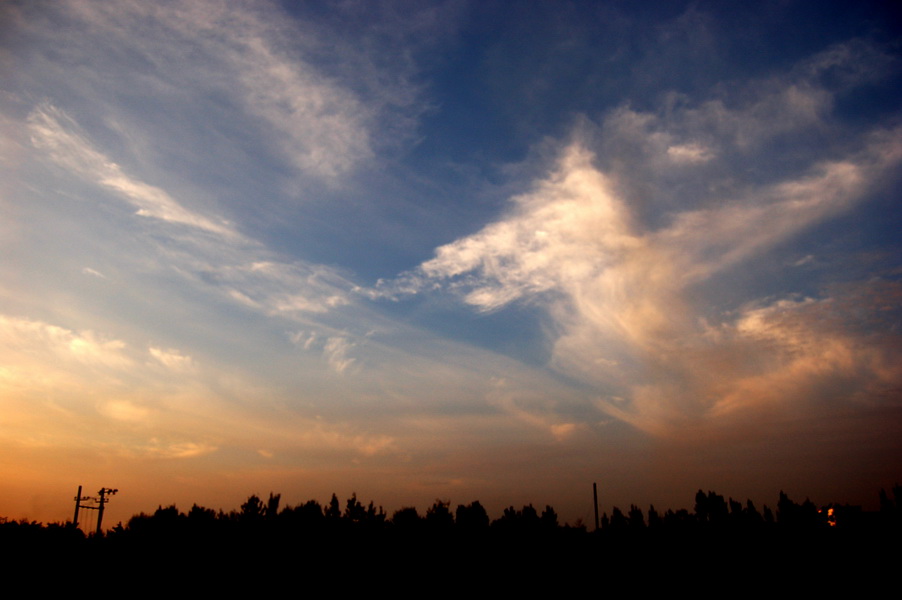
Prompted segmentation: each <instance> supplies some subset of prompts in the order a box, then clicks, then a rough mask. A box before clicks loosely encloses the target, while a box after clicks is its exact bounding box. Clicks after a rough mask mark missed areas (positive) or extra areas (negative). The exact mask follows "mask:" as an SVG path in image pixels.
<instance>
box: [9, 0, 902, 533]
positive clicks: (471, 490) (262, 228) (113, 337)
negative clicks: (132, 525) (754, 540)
mask: <svg viewBox="0 0 902 600" xmlns="http://www.w3.org/2000/svg"><path fill="white" fill-rule="evenodd" d="M0 11H2V12H0V16H2V23H3V25H2V31H0V44H2V45H0V60H2V62H0V69H2V81H3V86H2V93H0V118H2V128H0V132H2V133H0V136H2V137H0V156H2V161H0V165H2V166H0V168H2V169H3V173H2V182H3V183H2V187H0V210H2V213H0V252H2V256H3V260H2V261H0V398H2V402H3V403H4V410H3V414H4V417H3V420H2V421H0V448H2V453H0V454H2V455H3V456H4V457H5V458H4V459H3V461H2V462H0V469H2V471H0V472H2V473H3V475H4V481H8V482H12V483H11V484H10V485H9V486H7V489H6V490H4V491H2V492H0V512H2V513H3V514H7V515H9V516H11V517H18V516H29V517H31V518H39V519H45V520H51V519H64V518H66V517H67V515H68V511H69V506H68V504H67V501H65V499H66V498H68V496H69V495H71V493H72V490H74V488H75V486H77V485H78V484H82V483H83V484H85V485H86V486H88V488H91V486H95V487H98V488H99V487H100V486H112V487H118V488H120V489H121V490H122V493H121V499H120V498H117V503H119V505H120V507H121V508H120V509H119V510H120V512H121V514H120V515H119V517H118V518H121V519H125V518H127V517H128V516H129V515H130V514H131V513H133V512H137V511H139V510H149V509H152V508H154V507H155V506H156V505H158V504H164V505H165V504H169V503H172V502H177V503H179V504H180V506H185V507H187V506H190V503H192V502H198V503H201V504H205V505H208V506H214V507H224V508H229V507H232V506H237V505H238V504H239V503H240V502H241V501H242V500H243V499H244V498H246V496H247V495H249V494H250V493H266V492H268V491H269V490H274V491H277V492H278V491H281V492H282V493H283V494H284V495H285V499H286V500H287V501H288V502H289V503H291V502H300V501H304V500H307V499H308V498H318V499H320V500H326V499H328V496H329V495H330V494H331V493H332V492H333V491H334V492H337V493H338V494H339V495H345V496H346V495H350V493H351V492H356V493H357V494H358V496H359V497H362V498H367V499H369V498H372V499H374V500H375V501H376V502H377V503H382V504H384V505H386V506H387V507H389V508H392V509H394V508H399V507H400V506H403V505H411V504H415V505H419V506H421V507H425V506H427V505H428V504H430V503H431V502H432V501H433V500H434V499H435V498H442V499H448V500H451V501H452V503H454V504H457V503H466V502H470V501H472V500H474V499H479V500H481V501H483V502H484V503H485V504H486V505H487V506H489V507H490V508H491V509H494V510H495V511H496V512H497V511H500V509H501V508H502V507H503V506H506V505H508V504H515V505H522V504H526V503H529V502H532V503H534V504H537V505H544V504H552V505H554V506H555V507H556V508H558V510H559V512H561V513H562V515H563V516H564V517H565V518H567V519H569V520H573V519H576V518H583V519H586V518H588V517H589V516H590V514H591V512H590V511H591V505H590V502H589V501H587V499H588V498H589V496H588V490H589V489H590V487H591V483H592V482H593V481H598V482H599V483H600V484H601V486H602V489H603V490H604V493H603V503H604V505H605V507H606V508H607V510H610V506H611V505H613V504H619V505H620V506H621V507H623V506H624V505H628V504H629V503H631V502H636V503H640V504H648V503H655V504H656V505H658V506H659V507H660V506H664V507H668V506H672V507H678V506H681V505H683V504H686V503H688V502H689V501H690V499H691V498H692V494H694V492H695V490H697V489H699V488H706V489H709V488H712V489H716V490H717V491H718V492H721V493H724V494H727V495H731V496H734V497H737V498H745V497H751V498H753V499H754V500H756V501H758V502H766V503H771V504H772V503H773V502H774V501H775V495H776V493H777V492H778V491H779V490H780V489H785V490H787V492H788V493H790V495H791V496H798V497H804V496H811V497H812V499H815V500H820V501H823V502H826V501H839V502H855V503H862V502H865V503H868V502H870V503H873V502H874V499H875V498H876V492H877V490H878V489H879V487H881V486H888V485H891V484H893V483H894V482H895V481H897V480H898V477H899V472H900V467H902V464H900V457H902V448H900V442H899V440H900V439H902V437H900V433H902V420H900V417H902V414H900V400H902V397H900V391H899V390H900V389H902V387H900V386H902V367H900V366H899V365H900V364H902V361H900V350H902V345H900V298H902V285H900V282H899V274H900V267H902V264H900V258H899V257H900V256H902V253H900V244H899V240H898V234H897V232H898V231H899V230H900V225H902V211H900V208H899V201H898V197H899V192H900V177H899V176H900V161H902V123H900V114H899V106H900V95H902V87H900V85H899V84H900V74H902V71H900V69H902V63H900V52H899V44H900V37H899V31H900V29H899V24H900V21H899V15H898V14H897V11H895V10H894V9H892V8H891V7H888V6H887V5H886V4H885V3H881V2H871V3H867V2H865V3H862V2H857V3H823V2H792V1H780V2H759V3H752V4H750V5H748V6H742V7H738V6H734V5H728V4H724V3H707V2H687V3H680V2H663V3H642V4H641V6H636V4H635V3H628V2H554V3H544V2H517V3H511V2H479V3H469V2H432V3H430V2H410V3H408V2H385V3H375V2H334V3H329V2H318V3H291V2H285V3H277V2H246V3H239V4H236V3H228V2H218V1H214V0H209V1H208V0H193V1H188V2H162V3H144V2H128V1H116V2H92V1H85V0H67V1H63V2H28V3H25V2H8V3H5V4H4V5H3V7H2V9H0ZM70 488H72V490H70Z"/></svg>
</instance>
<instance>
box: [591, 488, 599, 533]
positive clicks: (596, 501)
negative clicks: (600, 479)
mask: <svg viewBox="0 0 902 600" xmlns="http://www.w3.org/2000/svg"><path fill="white" fill-rule="evenodd" d="M592 496H593V497H594V499H595V531H598V484H597V483H595V482H594V481H593V482H592Z"/></svg>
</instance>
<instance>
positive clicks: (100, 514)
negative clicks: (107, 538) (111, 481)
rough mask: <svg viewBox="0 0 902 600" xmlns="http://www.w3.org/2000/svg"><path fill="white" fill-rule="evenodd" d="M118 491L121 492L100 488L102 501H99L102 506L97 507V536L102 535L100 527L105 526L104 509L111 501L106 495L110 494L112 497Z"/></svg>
mask: <svg viewBox="0 0 902 600" xmlns="http://www.w3.org/2000/svg"><path fill="white" fill-rule="evenodd" d="M118 491H119V490H111V489H110V488H100V491H99V492H97V493H98V494H100V499H99V500H98V502H99V503H100V506H98V507H97V511H98V512H97V535H100V532H101V529H100V526H101V525H102V524H103V507H104V505H105V504H106V503H107V502H109V501H110V499H109V498H107V497H106V495H107V494H109V495H110V496H112V495H113V494H115V493H116V492H118Z"/></svg>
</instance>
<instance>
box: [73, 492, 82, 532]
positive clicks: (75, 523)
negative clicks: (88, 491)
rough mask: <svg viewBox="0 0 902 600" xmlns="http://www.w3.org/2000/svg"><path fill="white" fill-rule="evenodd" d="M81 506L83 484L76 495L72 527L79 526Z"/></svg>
mask: <svg viewBox="0 0 902 600" xmlns="http://www.w3.org/2000/svg"><path fill="white" fill-rule="evenodd" d="M79 508H81V486H78V494H77V495H76V496H75V516H74V517H72V527H78V509H79Z"/></svg>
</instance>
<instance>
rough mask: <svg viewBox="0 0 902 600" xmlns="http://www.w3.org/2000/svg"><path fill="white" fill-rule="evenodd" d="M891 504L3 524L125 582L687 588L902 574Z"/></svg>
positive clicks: (224, 515) (371, 508)
mask: <svg viewBox="0 0 902 600" xmlns="http://www.w3.org/2000/svg"><path fill="white" fill-rule="evenodd" d="M891 492H892V493H891V494H887V493H886V492H885V491H883V490H881V491H880V509H879V511H877V512H867V511H863V510H861V508H860V507H854V506H845V505H828V506H824V507H820V508H818V507H816V506H815V505H814V504H813V503H812V502H811V501H809V500H805V501H804V502H802V503H797V502H795V501H793V500H791V499H790V498H789V497H788V496H787V495H786V494H784V493H783V492H780V495H779V499H778V501H777V504H776V507H775V510H771V509H770V508H769V507H767V506H762V507H761V508H760V509H759V508H757V507H756V506H755V505H754V504H753V503H752V502H751V501H750V500H746V501H745V502H744V503H743V502H739V501H736V500H734V499H732V498H727V499H725V498H724V497H723V496H721V495H719V494H716V493H715V492H713V491H709V492H704V491H702V490H699V491H698V493H697V494H696V495H695V503H694V506H693V508H692V510H691V511H690V510H688V509H679V510H671V509H668V510H665V511H663V512H661V511H658V510H657V509H656V508H655V507H654V506H651V507H649V508H648V510H647V511H643V510H642V509H641V508H639V507H638V506H635V505H632V506H630V507H629V509H628V510H626V511H624V510H621V509H620V508H616V507H615V508H614V509H613V510H612V511H611V513H610V514H607V513H605V514H604V515H602V516H601V519H600V527H599V529H598V530H595V528H594V523H593V524H592V525H591V526H586V525H585V524H582V523H577V524H562V523H561V522H560V519H559V518H558V515H557V513H556V512H555V510H554V509H553V508H552V507H551V506H545V507H544V508H543V509H541V510H540V509H537V508H536V507H534V506H532V505H531V504H530V505H527V506H523V507H522V508H520V509H516V508H514V507H513V506H511V507H509V508H506V509H504V511H503V512H502V514H501V515H500V516H498V517H497V518H495V519H492V518H491V517H490V516H489V514H488V512H487V511H486V510H485V508H484V507H483V506H482V505H481V504H480V503H479V502H478V501H474V502H471V503H469V504H459V505H457V506H456V507H454V508H452V505H451V503H450V502H447V501H442V500H436V501H435V502H434V503H433V504H432V506H430V507H428V508H427V509H426V510H425V512H420V511H419V510H418V509H417V508H415V507H405V508H401V509H400V510H397V511H395V512H394V513H393V514H391V515H389V514H387V513H386V512H385V511H384V510H383V509H382V507H381V506H376V505H374V504H373V502H369V503H367V504H364V503H363V502H361V501H360V500H358V498H357V496H356V494H354V495H352V496H351V497H350V498H348V499H347V500H345V501H344V502H341V501H340V500H339V499H338V497H337V496H335V495H334V494H333V495H332V498H331V499H330V500H329V502H328V503H326V504H325V505H322V504H320V503H319V502H318V501H316V500H309V501H307V502H305V503H302V504H297V505H295V506H282V503H281V497H280V495H279V494H272V493H271V494H269V496H268V498H260V497H258V496H256V495H252V496H250V497H249V498H248V499H247V501H246V502H245V503H243V504H242V505H241V506H240V507H239V508H238V509H237V510H232V511H230V512H224V511H222V510H218V511H216V510H213V509H210V508H205V507H202V506H198V505H194V506H192V507H191V508H190V509H189V510H188V511H180V510H179V509H178V508H176V506H174V505H172V506H167V507H163V506H160V507H159V508H157V510H156V511H154V512H153V513H152V514H145V513H141V514H138V515H135V516H134V517H132V518H131V519H129V521H128V522H127V523H126V524H124V525H123V524H121V523H120V524H119V525H117V526H115V527H114V528H113V529H111V530H109V531H108V532H107V533H106V534H105V535H103V536H93V535H91V536H86V535H84V534H83V533H82V532H81V531H80V530H78V529H76V528H74V527H72V526H71V524H49V525H42V524H39V523H34V522H31V523H29V522H26V521H9V520H6V519H0V549H3V550H11V549H14V550H16V551H18V552H22V553H25V554H26V555H27V554H28V553H31V554H32V555H34V556H41V557H42V560H47V559H48V557H51V558H54V559H56V560H58V561H60V562H61V563H62V562H64V561H65V557H70V556H77V557H79V558H78V559H77V560H78V561H81V563H82V564H83V565H85V566H86V567H87V565H88V564H89V562H90V561H89V558H88V557H100V558H99V560H102V562H103V564H105V565H107V567H108V568H114V569H119V570H120V571H122V572H133V571H134V570H136V569H137V570H140V569H141V568H142V565H146V566H148V568H151V567H150V566H151V565H152V568H153V569H154V570H156V571H158V572H159V571H161V570H162V571H163V572H165V573H166V576H167V577H168V576H170V575H178V574H181V575H179V576H184V577H191V578H194V577H196V576H197V575H198V573H204V572H211V573H212V572H213V571H215V572H216V573H218V575H217V577H229V576H232V575H234V576H236V577H241V578H244V577H247V576H250V575H251V574H253V573H263V574H265V573H268V572H270V573H272V574H273V576H275V574H276V573H281V574H284V573H286V572H295V571H297V570H299V569H300V570H302V571H303V572H305V573H306V574H307V575H308V576H311V577H328V578H330V579H334V578H336V577H337V578H339V579H341V578H342V577H354V578H358V577H385V576H386V575H388V574H392V573H394V574H395V576H398V577H410V576H414V577H425V575H424V574H426V573H429V574H432V575H433V576H445V577H451V578H453V577H457V578H458V579H459V578H461V577H463V578H467V579H468V580H469V578H470V577H473V576H476V577H477V578H478V577H479V575H478V574H479V573H484V574H485V575H486V576H487V577H490V578H491V579H492V580H493V581H497V580H498V578H499V577H502V579H503V573H504V572H505V571H509V572H510V573H511V574H514V573H516V576H517V577H518V578H522V577H524V576H534V577H538V578H547V577H550V576H552V574H554V573H558V574H563V573H567V572H573V573H575V572H580V573H595V574H596V575H597V574H598V573H601V572H606V573H608V574H609V575H610V574H613V575H616V576H617V577H621V576H626V575H629V576H632V577H639V578H640V580H637V582H639V581H641V578H642V577H652V576H654V577H663V576H666V577H670V578H675V579H674V581H684V580H685V578H686V577H689V576H690V575H689V574H691V573H696V574H698V573H711V572H712V570H713V571H716V570H720V571H722V572H734V573H735V572H737V571H739V570H746V571H748V570H750V569H751V572H757V573H759V575H760V574H761V573H762V571H763V570H765V569H766V570H767V574H768V575H769V576H770V575H778V574H779V573H784V575H786V576H790V574H791V573H794V572H795V569H815V570H822V569H828V570H829V569H831V568H842V569H860V568H864V566H863V565H865V564H867V565H870V566H871V568H873V569H877V574H879V573H880V572H881V571H880V569H882V568H883V567H881V564H882V563H881V561H882V560H883V559H886V560H887V561H888V562H887V565H889V564H892V565H898V562H899V558H900V556H899V549H898V548H899V540H900V536H899V534H900V532H902V486H898V485H897V486H896V487H894V488H893V489H892V490H891ZM830 565H833V566H832V567H831V566H830ZM887 568H889V567H887ZM892 568H893V569H895V568H896V567H895V566H893V567H892ZM286 570H287V571H286ZM405 573H406V575H404V574H405ZM415 574H419V575H415ZM812 574H813V573H812ZM834 575H835V573H834Z"/></svg>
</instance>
